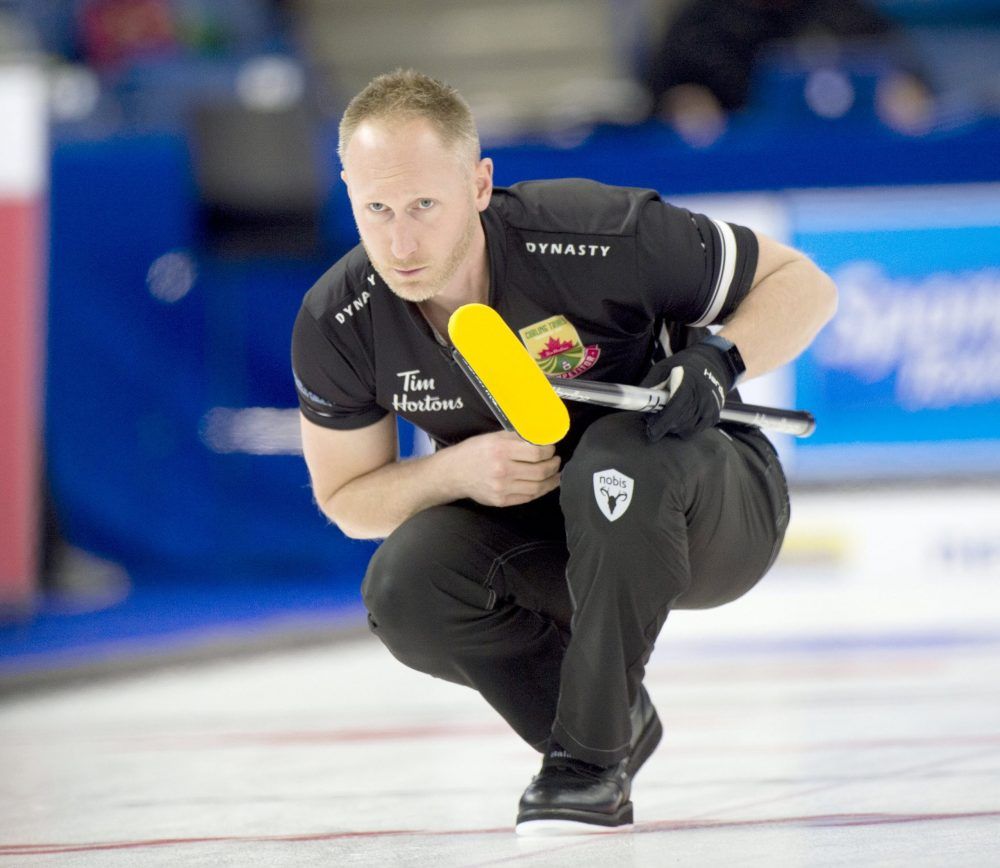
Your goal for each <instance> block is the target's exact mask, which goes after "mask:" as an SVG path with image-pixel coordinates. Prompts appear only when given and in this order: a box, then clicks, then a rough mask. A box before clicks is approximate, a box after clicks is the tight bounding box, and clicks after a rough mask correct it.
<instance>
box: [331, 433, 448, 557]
mask: <svg viewBox="0 0 1000 868" xmlns="http://www.w3.org/2000/svg"><path fill="white" fill-rule="evenodd" d="M446 451H447V450H442V451H441V452H437V453H435V454H433V455H428V456H425V457H422V458H411V459H407V460H406V461H395V462H393V463H391V464H386V465H384V466H382V467H379V468H378V469H377V470H373V471H371V472H370V473H366V474H365V475H364V476H359V477H358V478H357V479H353V480H351V482H349V483H348V484H347V485H345V486H344V487H343V488H341V489H340V490H339V491H337V492H336V493H335V494H334V495H332V496H331V497H329V498H328V499H327V500H326V502H325V503H321V504H319V506H320V509H321V510H322V511H323V513H324V514H325V515H326V516H327V518H329V519H330V521H332V522H333V523H334V524H336V525H337V526H338V527H339V528H340V529H341V530H342V531H343V532H344V533H345V534H346V535H347V536H349V537H354V538H355V539H384V538H385V537H387V536H388V535H389V534H390V533H392V531H394V530H395V529H396V528H397V527H399V525H401V524H402V523H403V522H404V521H406V519H408V518H409V517H410V516H412V515H415V514H416V513H418V512H420V511H421V510H424V509H427V508H428V507H431V506H437V505H438V504H441V503H448V502H450V501H452V500H457V499H458V498H460V497H462V496H463V493H462V491H461V490H460V488H459V487H458V486H457V485H456V484H455V482H454V481H453V479H452V476H451V474H450V473H448V472H445V466H444V465H446V464H447V462H448V456H447V455H446V454H445V453H446Z"/></svg>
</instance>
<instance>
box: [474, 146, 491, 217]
mask: <svg viewBox="0 0 1000 868" xmlns="http://www.w3.org/2000/svg"><path fill="white" fill-rule="evenodd" d="M473 183H474V184H475V186H476V207H477V208H478V209H479V210H480V211H485V210H486V209H487V207H489V204H490V198H491V197H492V196H493V160H491V159H490V158H489V157H483V158H482V159H481V160H480V161H479V162H478V163H477V164H476V168H475V170H474V172H473Z"/></svg>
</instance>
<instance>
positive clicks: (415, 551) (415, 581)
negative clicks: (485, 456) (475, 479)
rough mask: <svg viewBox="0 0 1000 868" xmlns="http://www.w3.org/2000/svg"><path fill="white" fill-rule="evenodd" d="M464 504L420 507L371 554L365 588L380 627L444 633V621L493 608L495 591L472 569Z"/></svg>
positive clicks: (428, 636)
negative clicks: (417, 511)
mask: <svg viewBox="0 0 1000 868" xmlns="http://www.w3.org/2000/svg"><path fill="white" fill-rule="evenodd" d="M470 522H472V519H471V518H470V516H468V515H467V512H466V511H465V510H463V509H461V508H460V507H457V506H453V505H443V506H436V507H431V508H430V509H426V510H424V511H423V512H420V513H417V514H416V515H415V516H413V517H412V518H410V519H408V520H407V521H406V522H404V523H403V524H402V525H400V527H399V528H397V529H396V530H395V531H393V533H391V534H390V535H389V537H388V538H387V539H386V540H385V542H383V543H382V545H381V546H380V547H379V548H378V549H377V550H376V552H375V554H374V556H373V557H372V559H371V561H370V563H369V565H368V571H367V573H366V575H365V579H364V582H363V583H362V586H361V594H362V598H363V599H364V603H365V606H366V608H367V609H368V612H369V614H370V616H371V618H372V619H373V620H374V622H375V624H377V625H378V626H379V627H383V626H384V627H386V628H389V629H391V630H393V631H398V630H405V632H406V633H407V634H421V635H423V636H424V638H425V640H426V641H433V640H434V638H435V637H440V636H441V635H442V630H443V628H444V627H445V625H447V624H449V623H451V622H454V621H456V620H461V619H463V618H467V617H469V616H470V615H471V616H472V617H475V616H476V614H477V613H479V612H482V611H485V610H488V609H490V608H492V607H493V606H494V605H495V603H496V596H495V594H493V592H492V590H491V589H490V588H488V587H486V586H485V585H484V584H483V583H481V582H480V581H479V580H478V578H477V576H475V575H472V574H473V573H475V572H476V571H477V569H479V568H480V567H481V565H477V564H476V563H473V561H474V557H473V555H474V551H473V550H472V549H470V546H472V545H473V544H474V540H475V533H474V532H475V528H474V527H473V526H471V524H470Z"/></svg>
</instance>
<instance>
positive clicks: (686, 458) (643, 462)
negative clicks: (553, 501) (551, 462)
mask: <svg viewBox="0 0 1000 868" xmlns="http://www.w3.org/2000/svg"><path fill="white" fill-rule="evenodd" d="M716 447H717V444H715V443H714V434H709V433H707V432H706V433H703V434H699V435H697V436H695V437H693V438H691V439H690V440H680V439H679V438H676V437H668V438H664V439H663V440H660V441H657V442H656V443H653V442H651V441H650V440H649V438H648V437H647V436H646V426H645V421H644V417H643V414H641V413H632V412H625V413H614V414H612V415H609V416H605V417H604V418H602V419H599V420H598V421H597V422H595V423H594V424H593V425H591V426H590V427H589V428H588V429H587V431H586V433H585V434H584V435H583V437H582V438H581V440H580V444H579V446H578V447H577V449H576V451H575V453H574V455H573V458H572V459H571V460H570V461H569V462H567V464H566V466H565V467H564V468H563V472H562V477H561V488H562V495H561V497H562V507H563V512H564V513H565V514H566V515H567V517H569V516H571V515H580V508H581V505H583V504H590V503H591V502H593V501H595V500H596V499H598V498H599V497H600V495H601V493H602V492H601V489H602V487H603V488H606V489H607V495H606V496H607V497H609V498H616V497H617V498H618V499H617V500H616V502H615V504H614V507H613V509H614V510H615V511H618V510H619V509H621V512H620V513H619V515H623V514H624V510H625V509H629V508H630V507H632V506H634V505H635V504H636V503H637V502H644V503H645V510H644V513H643V514H644V516H645V517H647V518H650V519H655V517H656V516H657V515H658V514H659V511H660V509H661V508H662V506H663V505H666V506H668V507H673V508H675V509H679V510H683V509H685V507H686V502H687V499H688V497H689V496H690V492H691V491H692V490H693V488H694V486H695V484H696V482H697V479H696V477H697V475H698V474H699V473H700V472H701V470H702V468H704V467H705V466H706V461H711V460H712V459H711V455H710V454H708V453H711V452H713V451H714V450H715V449H716ZM607 471H615V473H613V474H608V473H607ZM604 476H607V477H608V478H609V479H611V478H612V477H615V478H617V479H618V480H621V481H622V483H623V484H622V485H620V486H618V487H617V488H613V487H612V486H611V485H610V484H607V485H606V484H604V483H602V481H601V480H602V478H603V477H604ZM629 499H631V500H632V503H631V504H629ZM623 507H624V508H623ZM610 509H611V507H610V505H609V511H610ZM587 512H588V513H592V517H593V518H594V519H595V521H596V520H597V519H599V518H600V514H599V513H594V512H593V510H592V509H590V510H588V511H587ZM601 512H602V513H603V510H601ZM604 517H605V518H608V517H609V516H608V515H607V513H604ZM611 517H612V518H613V513H612V516H611ZM630 517H631V518H632V519H633V520H634V518H635V516H630Z"/></svg>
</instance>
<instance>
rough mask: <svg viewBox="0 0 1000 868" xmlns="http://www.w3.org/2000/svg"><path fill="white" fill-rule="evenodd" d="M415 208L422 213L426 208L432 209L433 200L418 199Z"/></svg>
mask: <svg viewBox="0 0 1000 868" xmlns="http://www.w3.org/2000/svg"><path fill="white" fill-rule="evenodd" d="M417 207H418V208H420V209H421V210H422V211H426V210H427V209H428V208H433V207H434V200H433V199H418V200H417Z"/></svg>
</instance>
